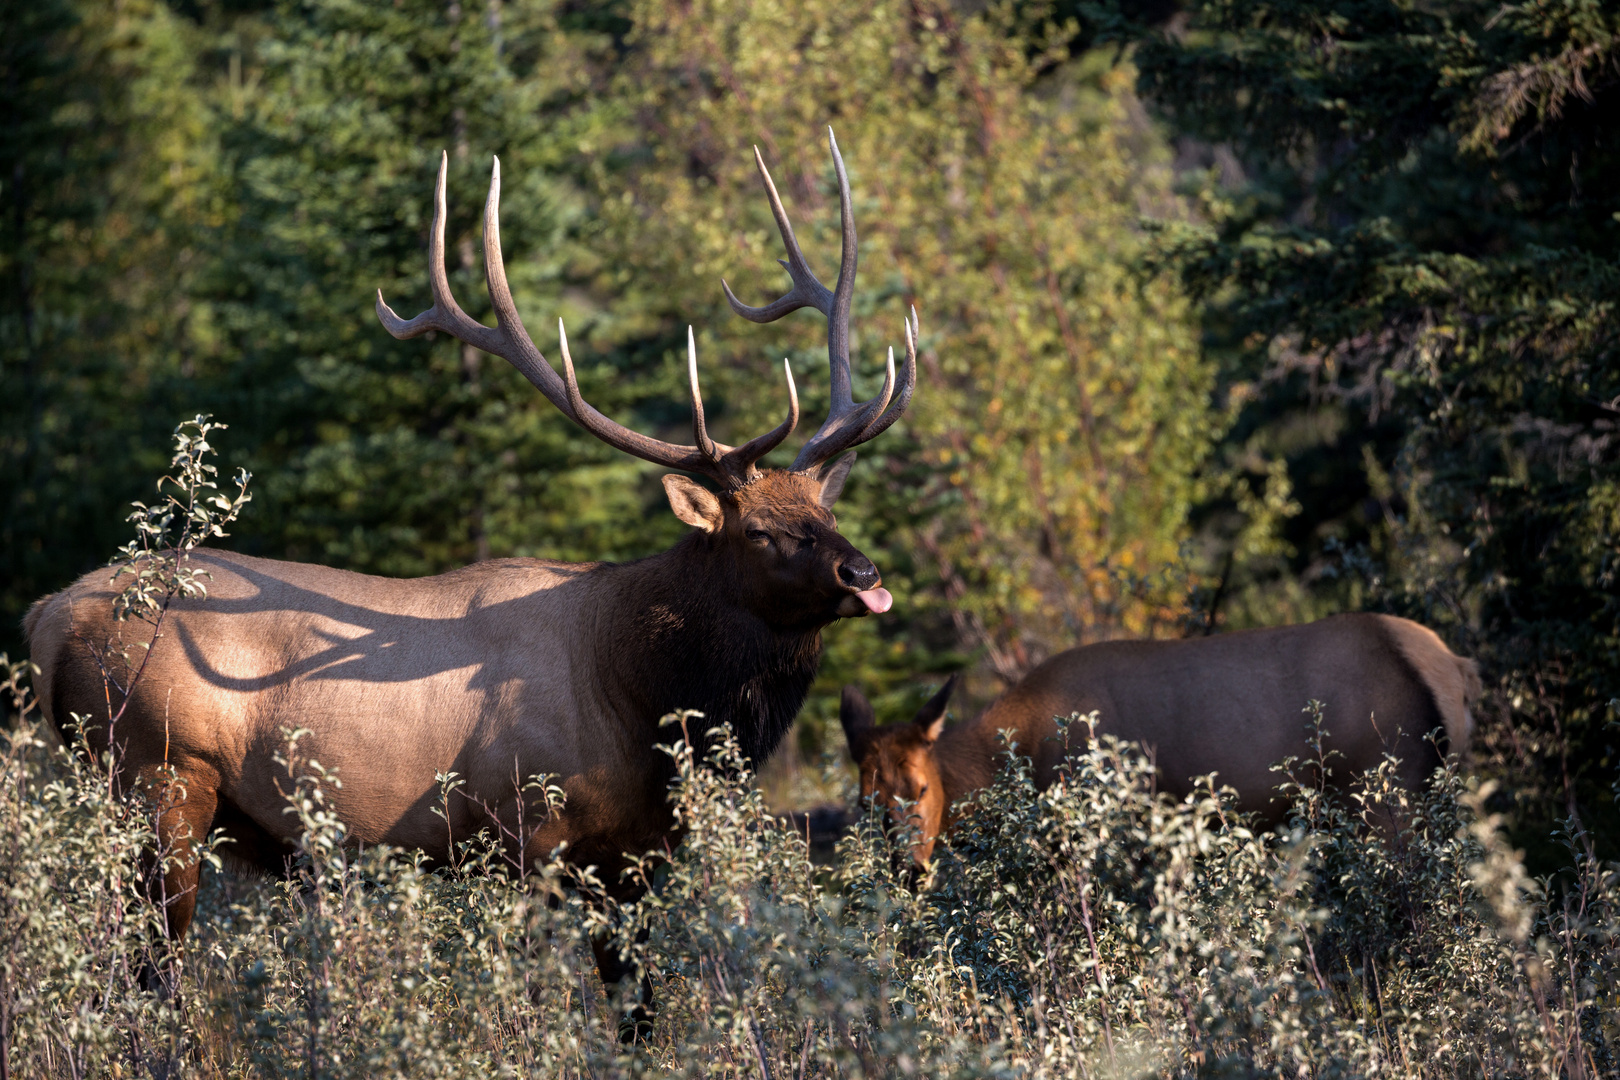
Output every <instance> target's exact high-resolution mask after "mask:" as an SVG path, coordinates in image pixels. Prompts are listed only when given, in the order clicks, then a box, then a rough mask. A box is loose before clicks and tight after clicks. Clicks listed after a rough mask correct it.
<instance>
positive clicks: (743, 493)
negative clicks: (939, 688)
mask: <svg viewBox="0 0 1620 1080" xmlns="http://www.w3.org/2000/svg"><path fill="white" fill-rule="evenodd" d="M854 461H855V455H854V454H853V453H850V454H845V455H844V456H843V457H842V458H839V459H838V460H837V461H834V462H832V463H831V464H829V465H827V466H825V467H823V468H821V469H818V470H815V471H812V472H802V473H800V472H781V471H776V470H772V471H770V472H765V473H761V474H760V475H759V476H758V477H757V478H756V479H754V480H753V481H752V482H751V483H749V484H746V485H744V486H743V487H740V488H736V489H734V490H731V491H728V492H726V493H724V494H723V495H720V496H716V495H715V494H713V493H711V492H710V491H708V489H706V488H703V487H700V486H698V484H696V483H695V482H693V481H691V480H688V479H687V478H686V477H683V476H675V475H670V476H666V477H664V489H665V491H666V492H667V493H668V494H669V502H670V507H671V508H672V509H673V510H674V511H675V516H676V517H678V518H680V519H681V520H682V521H684V522H686V523H687V524H688V525H692V526H694V527H696V528H698V529H701V530H703V531H704V532H706V533H708V534H709V535H710V536H711V537H712V538H713V539H714V541H716V543H717V545H718V546H720V547H723V548H724V549H726V550H727V551H729V552H731V553H732V554H733V559H734V561H735V565H736V569H737V574H736V580H738V581H739V582H740V583H741V596H740V600H741V601H742V603H743V604H744V606H746V607H748V608H749V609H750V610H752V611H753V612H754V613H755V614H756V615H758V616H759V617H761V618H762V619H764V620H765V621H767V622H768V623H770V624H772V625H774V626H780V627H800V626H821V625H825V624H826V623H829V622H832V621H833V620H835V619H839V618H851V617H862V616H865V615H868V614H870V613H873V612H876V613H878V614H881V613H883V612H885V611H888V610H889V607H890V605H891V604H892V603H893V597H891V596H890V595H889V591H888V590H887V589H885V588H883V584H882V582H883V579H882V575H880V574H879V573H878V569H877V567H876V566H874V565H872V560H870V559H868V558H867V557H866V556H865V555H863V554H861V553H860V552H859V551H857V550H856V549H855V546H854V545H853V544H851V543H850V542H849V541H848V540H846V539H844V537H842V536H840V535H839V533H838V520H837V518H835V517H833V514H832V505H833V502H834V501H835V500H836V499H837V498H838V496H839V494H840V492H841V491H842V490H843V486H844V480H845V479H846V478H847V477H848V476H849V469H850V466H851V465H853V464H854Z"/></svg>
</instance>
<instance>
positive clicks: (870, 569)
mask: <svg viewBox="0 0 1620 1080" xmlns="http://www.w3.org/2000/svg"><path fill="white" fill-rule="evenodd" d="M838 580H839V581H842V582H843V583H844V584H845V585H848V586H849V587H850V588H852V589H863V590H864V589H870V588H872V587H873V586H874V585H876V584H877V583H878V582H880V581H882V580H883V575H881V574H879V573H878V572H877V567H875V566H873V565H872V560H871V559H868V558H867V557H866V556H865V555H856V556H855V557H854V558H852V559H847V560H845V562H844V564H843V565H842V566H840V567H839V568H838Z"/></svg>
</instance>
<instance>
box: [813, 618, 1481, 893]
mask: <svg viewBox="0 0 1620 1080" xmlns="http://www.w3.org/2000/svg"><path fill="white" fill-rule="evenodd" d="M954 681H955V680H954V678H953V679H952V681H951V683H947V684H946V686H945V688H944V689H942V690H941V691H940V693H938V694H936V695H935V696H934V698H933V699H932V700H930V701H929V702H928V704H926V705H924V706H923V708H922V709H921V710H920V711H919V712H918V714H917V716H916V718H915V719H914V720H913V721H912V722H911V723H909V724H895V725H890V726H887V727H882V728H877V727H874V726H873V716H872V708H871V705H870V704H869V703H868V702H867V701H866V699H865V698H864V697H863V696H862V695H861V693H860V691H858V690H857V689H855V688H854V687H845V689H844V700H843V706H842V719H843V724H844V732H845V737H846V738H847V739H848V741H849V745H850V753H851V754H852V755H853V756H854V758H855V760H856V762H857V763H858V764H859V766H860V770H861V794H862V795H863V796H864V797H871V798H875V799H876V800H877V801H878V802H879V804H880V805H884V806H893V805H895V802H896V800H904V801H905V802H908V803H915V804H916V806H915V808H914V810H913V811H912V814H913V816H914V817H915V818H916V820H917V822H918V825H919V828H920V830H921V834H922V836H921V842H920V843H919V844H918V845H917V847H916V848H915V849H914V850H913V854H914V855H915V856H916V858H917V860H918V862H921V863H926V862H927V861H928V859H929V857H930V856H931V854H932V850H933V843H934V841H935V839H936V838H937V837H938V835H939V834H940V832H941V831H942V830H945V829H948V828H949V827H950V825H951V824H952V823H953V821H954V818H953V813H952V809H951V808H952V806H953V805H954V804H955V803H956V802H957V801H958V800H959V799H961V798H962V797H963V796H965V795H968V794H970V793H971V792H973V791H976V790H978V789H979V788H982V787H985V786H986V785H988V784H989V783H990V781H991V778H992V777H993V776H994V774H995V771H996V769H997V768H998V766H999V763H1000V759H1001V754H1002V752H1003V750H1004V744H1003V742H1002V736H1001V732H1003V731H1007V732H1009V733H1010V734H1011V738H1012V740H1013V742H1015V743H1016V744H1017V746H1018V750H1019V752H1020V753H1022V754H1026V755H1028V756H1029V757H1030V759H1031V763H1032V765H1033V767H1034V772H1035V779H1036V783H1037V784H1038V785H1040V786H1041V787H1045V786H1047V785H1048V784H1050V783H1051V782H1052V780H1053V779H1054V778H1055V776H1056V774H1057V769H1058V766H1059V765H1060V764H1061V763H1062V761H1063V759H1064V757H1065V756H1066V755H1067V754H1068V753H1069V751H1070V749H1072V748H1070V747H1065V746H1064V745H1063V744H1062V743H1061V742H1060V741H1059V740H1058V739H1057V730H1058V729H1057V724H1056V722H1055V720H1054V717H1059V716H1065V717H1066V716H1069V715H1070V714H1072V713H1081V714H1087V713H1091V712H1093V711H1095V712H1096V713H1097V714H1098V719H1099V723H1098V725H1097V731H1098V733H1099V734H1105V735H1115V736H1118V737H1119V738H1121V739H1127V740H1131V741H1135V742H1140V743H1141V744H1142V745H1143V747H1144V748H1145V749H1146V750H1147V751H1148V753H1150V754H1151V755H1152V756H1153V761H1154V764H1155V765H1156V766H1157V770H1158V777H1159V784H1160V790H1162V791H1166V792H1169V793H1170V794H1173V795H1177V796H1180V795H1185V794H1187V793H1188V792H1189V791H1190V790H1191V786H1192V785H1191V782H1190V781H1191V778H1193V777H1195V776H1202V775H1205V774H1208V773H1212V772H1213V773H1216V774H1218V776H1217V779H1218V782H1219V783H1222V784H1226V785H1229V786H1230V787H1232V788H1234V789H1236V791H1237V792H1238V796H1239V800H1240V804H1241V806H1242V808H1243V809H1244V810H1248V811H1253V812H1254V813H1255V814H1256V815H1258V817H1259V818H1260V820H1261V821H1262V822H1264V823H1267V824H1271V823H1275V822H1276V821H1277V820H1279V818H1280V817H1281V815H1282V813H1283V811H1284V807H1283V805H1282V804H1281V802H1279V801H1277V800H1276V799H1274V798H1273V796H1274V793H1275V788H1276V785H1277V783H1278V781H1279V777H1278V775H1277V774H1276V773H1274V772H1272V771H1271V766H1272V765H1273V764H1274V763H1276V762H1280V761H1282V760H1283V759H1284V758H1286V757H1289V756H1296V757H1304V756H1306V755H1307V754H1308V753H1309V746H1308V741H1307V740H1308V727H1307V718H1306V717H1305V716H1303V715H1302V710H1303V708H1304V707H1305V705H1306V704H1307V702H1310V701H1312V700H1315V701H1320V702H1322V704H1323V706H1324V711H1323V717H1324V725H1323V728H1324V732H1325V733H1326V738H1325V739H1324V744H1323V745H1324V748H1325V749H1326V750H1327V751H1329V752H1332V753H1335V754H1336V755H1338V756H1336V757H1335V758H1334V759H1333V760H1332V761H1331V762H1330V767H1331V768H1332V769H1333V770H1334V778H1335V780H1337V781H1343V780H1345V779H1347V778H1349V777H1352V776H1354V775H1356V774H1358V773H1361V772H1363V771H1365V770H1367V769H1370V768H1372V767H1374V766H1376V765H1377V764H1378V763H1379V762H1380V761H1381V760H1382V759H1383V756H1384V755H1385V754H1386V753H1388V754H1392V755H1394V756H1396V757H1398V758H1399V759H1400V761H1401V767H1400V779H1401V781H1402V782H1403V783H1404V784H1405V785H1406V786H1407V787H1409V788H1413V789H1415V788H1417V787H1418V786H1419V785H1420V784H1422V782H1423V781H1424V779H1425V778H1426V777H1427V776H1428V775H1429V773H1430V772H1432V771H1433V768H1434V767H1435V765H1437V764H1438V763H1439V759H1438V751H1437V750H1436V748H1435V745H1434V742H1432V741H1431V740H1430V734H1431V733H1432V732H1437V733H1438V735H1439V739H1440V745H1441V746H1442V747H1448V748H1449V751H1450V752H1452V753H1455V754H1458V755H1465V754H1466V752H1467V748H1468V740H1469V735H1470V732H1471V731H1472V728H1473V719H1472V717H1471V716H1470V714H1469V706H1470V704H1471V703H1472V702H1473V701H1474V700H1475V699H1477V697H1478V696H1479V692H1480V682H1479V675H1478V672H1477V670H1476V668H1475V665H1474V662H1473V661H1472V660H1467V659H1464V658H1462V657H1459V656H1456V655H1454V654H1453V653H1452V652H1451V650H1450V649H1448V648H1446V646H1445V644H1444V643H1443V642H1442V641H1441V640H1440V638H1439V637H1438V636H1437V635H1436V634H1435V633H1434V632H1433V631H1431V630H1429V629H1427V628H1425V627H1423V626H1419V625H1418V624H1417V623H1414V622H1411V621H1409V620H1406V619H1400V618H1395V617H1394V616H1389V615H1373V614H1354V615H1338V616H1334V617H1332V618H1328V619H1323V620H1321V621H1319V622H1314V623H1309V624H1306V625H1303V626H1284V627H1274V628H1269V629H1262V630H1242V631H1236V632H1233V633H1227V634H1217V635H1213V636H1209V637H1201V638H1190V639H1184V640H1178V641H1109V642H1100V643H1098V644H1095V645H1086V646H1082V647H1080V648H1076V649H1070V650H1068V651H1067V652H1062V653H1058V654H1057V655H1056V656H1053V657H1052V658H1050V659H1049V660H1047V661H1046V662H1045V663H1043V664H1041V665H1040V666H1039V667H1037V668H1035V670H1033V671H1031V672H1030V673H1029V674H1028V675H1027V676H1026V677H1025V678H1024V679H1023V680H1022V681H1021V682H1019V683H1018V685H1016V686H1014V687H1013V688H1012V689H1010V690H1008V691H1007V692H1006V693H1004V694H1002V695H1001V697H999V698H997V699H996V700H995V701H994V702H992V703H991V704H990V706H989V707H988V708H986V709H985V710H984V712H982V713H980V714H979V716H978V717H976V718H975V719H973V720H971V721H968V722H966V723H962V724H957V725H955V726H954V727H946V726H945V705H946V702H947V701H948V700H949V697H950V691H951V689H952V684H953V683H954ZM1077 730H1079V731H1082V732H1083V731H1084V728H1079V729H1076V728H1070V732H1071V739H1072V738H1073V734H1074V732H1076V731H1077Z"/></svg>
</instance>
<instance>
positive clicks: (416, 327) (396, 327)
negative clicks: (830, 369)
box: [377, 155, 799, 487]
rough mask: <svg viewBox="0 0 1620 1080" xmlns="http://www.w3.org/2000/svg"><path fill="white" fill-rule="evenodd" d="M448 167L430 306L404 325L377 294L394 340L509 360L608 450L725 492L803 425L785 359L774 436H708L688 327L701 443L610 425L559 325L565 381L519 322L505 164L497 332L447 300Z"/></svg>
mask: <svg viewBox="0 0 1620 1080" xmlns="http://www.w3.org/2000/svg"><path fill="white" fill-rule="evenodd" d="M448 168H449V156H448V155H441V156H440V158H439V182H438V186H437V187H436V188H435V190H434V193H433V229H432V231H431V233H430V234H429V238H428V286H429V288H430V289H431V290H432V293H433V306H432V307H430V308H429V309H428V310H426V311H424V312H422V314H420V315H418V316H416V318H414V319H402V318H400V317H399V316H398V315H396V314H394V310H393V309H392V308H390V307H389V306H388V305H387V304H386V303H385V302H384V301H383V298H382V290H381V289H378V290H377V318H378V319H379V320H381V321H382V324H383V326H384V327H385V328H386V329H387V330H388V332H389V333H390V334H393V335H394V336H395V337H396V338H399V339H401V340H404V339H405V338H413V337H418V336H420V335H422V334H425V333H427V332H428V331H430V330H441V331H443V332H444V333H446V334H449V335H451V336H452V337H455V338H458V339H460V340H461V341H465V342H466V343H467V344H469V345H472V346H474V347H476V348H479V349H482V350H484V351H485V352H487V353H492V354H494V355H495V356H500V357H504V358H505V359H506V360H508V361H509V362H510V363H511V364H512V366H513V367H515V368H517V369H518V370H519V371H521V372H522V373H523V374H524V376H525V377H526V378H527V379H528V380H529V381H530V382H531V383H533V384H534V385H535V386H536V388H538V389H539V391H540V392H541V393H542V394H544V395H546V398H547V399H548V400H549V401H550V402H551V403H552V404H553V405H555V406H557V408H558V409H559V410H561V411H562V414H563V415H564V416H566V417H568V418H569V419H570V420H572V421H574V422H575V423H576V424H578V425H579V426H580V427H582V428H584V429H585V430H586V431H589V432H590V433H591V434H592V435H595V436H596V437H597V438H599V439H601V440H602V441H603V442H605V443H607V444H608V445H609V446H613V447H617V448H618V449H620V450H623V451H624V452H625V453H627V454H634V455H635V456H636V457H638V458H641V459H642V460H644V461H651V462H653V463H654V464H657V465H663V466H665V467H667V468H671V469H681V470H683V471H685V472H694V473H700V474H702V475H704V476H708V477H709V478H711V479H713V480H715V481H717V482H718V483H720V484H721V485H723V486H725V487H738V486H740V485H742V484H746V483H747V482H748V481H749V480H751V479H752V478H753V477H755V476H757V475H758V470H757V469H755V467H754V464H755V462H757V461H758V460H759V459H760V458H762V457H764V456H765V455H766V454H768V453H770V452H771V451H772V450H774V449H775V448H776V447H777V446H778V445H779V444H780V443H781V442H782V440H783V439H785V438H787V437H788V435H790V434H791V433H792V432H793V429H794V428H795V427H796V426H797V425H798V423H799V395H798V391H797V390H796V389H795V387H794V385H793V369H792V368H791V367H788V364H787V361H786V360H784V361H782V366H783V367H784V368H786V370H787V387H788V415H787V419H786V420H784V421H783V422H782V423H781V424H780V425H778V426H777V427H776V428H775V429H774V430H772V431H769V432H767V433H766V434H764V435H761V436H759V437H758V438H756V439H753V440H751V441H749V442H747V443H745V444H743V445H742V446H738V447H731V446H727V445H726V444H725V443H719V442H715V441H714V440H713V439H711V438H709V432H708V429H707V427H706V426H705V424H704V420H703V398H702V395H701V394H700V393H699V391H698V375H697V346H696V344H695V342H694V341H693V338H692V328H691V327H687V330H686V350H687V374H688V376H689V377H690V379H691V383H692V431H693V434H694V435H695V436H696V439H697V445H696V446H681V445H679V444H677V443H667V442H663V441H662V440H660V439H653V438H649V437H648V436H646V435H642V434H640V433H639V432H635V431H631V430H630V429H629V428H627V427H624V426H623V425H621V424H618V423H616V422H614V421H613V420H610V419H608V418H607V417H606V416H603V415H602V414H601V413H600V412H598V411H596V409H595V408H593V407H592V406H591V405H590V404H589V403H587V402H586V401H585V399H584V398H583V397H581V396H580V392H579V384H578V382H577V381H576V380H575V378H574V361H573V358H572V357H570V356H569V355H568V337H567V335H566V334H565V333H564V332H563V325H562V320H561V319H558V320H557V335H558V339H559V341H560V344H561V347H562V357H563V372H564V374H565V375H566V376H567V378H566V380H565V379H563V378H560V377H559V376H558V375H557V372H556V369H554V368H553V367H552V366H551V364H550V363H549V362H548V361H547V360H546V358H545V357H544V356H542V355H541V354H540V350H539V349H537V348H535V347H534V342H533V341H532V340H530V338H529V333H528V331H527V330H525V329H524V328H523V320H522V319H520V318H519V317H518V313H517V306H516V305H515V304H514V303H513V302H512V290H511V288H510V287H508V285H507V283H506V263H505V261H504V260H503V259H502V257H501V226H500V206H501V160H500V158H496V159H495V167H494V169H493V171H492V172H491V174H490V178H489V199H488V200H487V201H486V202H485V203H484V279H485V281H486V282H487V283H488V285H489V298H490V301H491V303H492V304H493V305H494V307H495V326H494V327H493V328H491V327H488V326H485V325H483V324H482V323H480V322H478V321H477V320H476V319H473V318H472V317H471V316H469V315H468V314H467V313H466V312H464V311H462V310H461V306H460V305H459V304H457V303H456V300H455V297H453V296H451V295H450V279H449V277H448V276H447V275H446V273H445V268H444V219H445V197H444V188H445V174H446V171H447V170H448Z"/></svg>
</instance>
